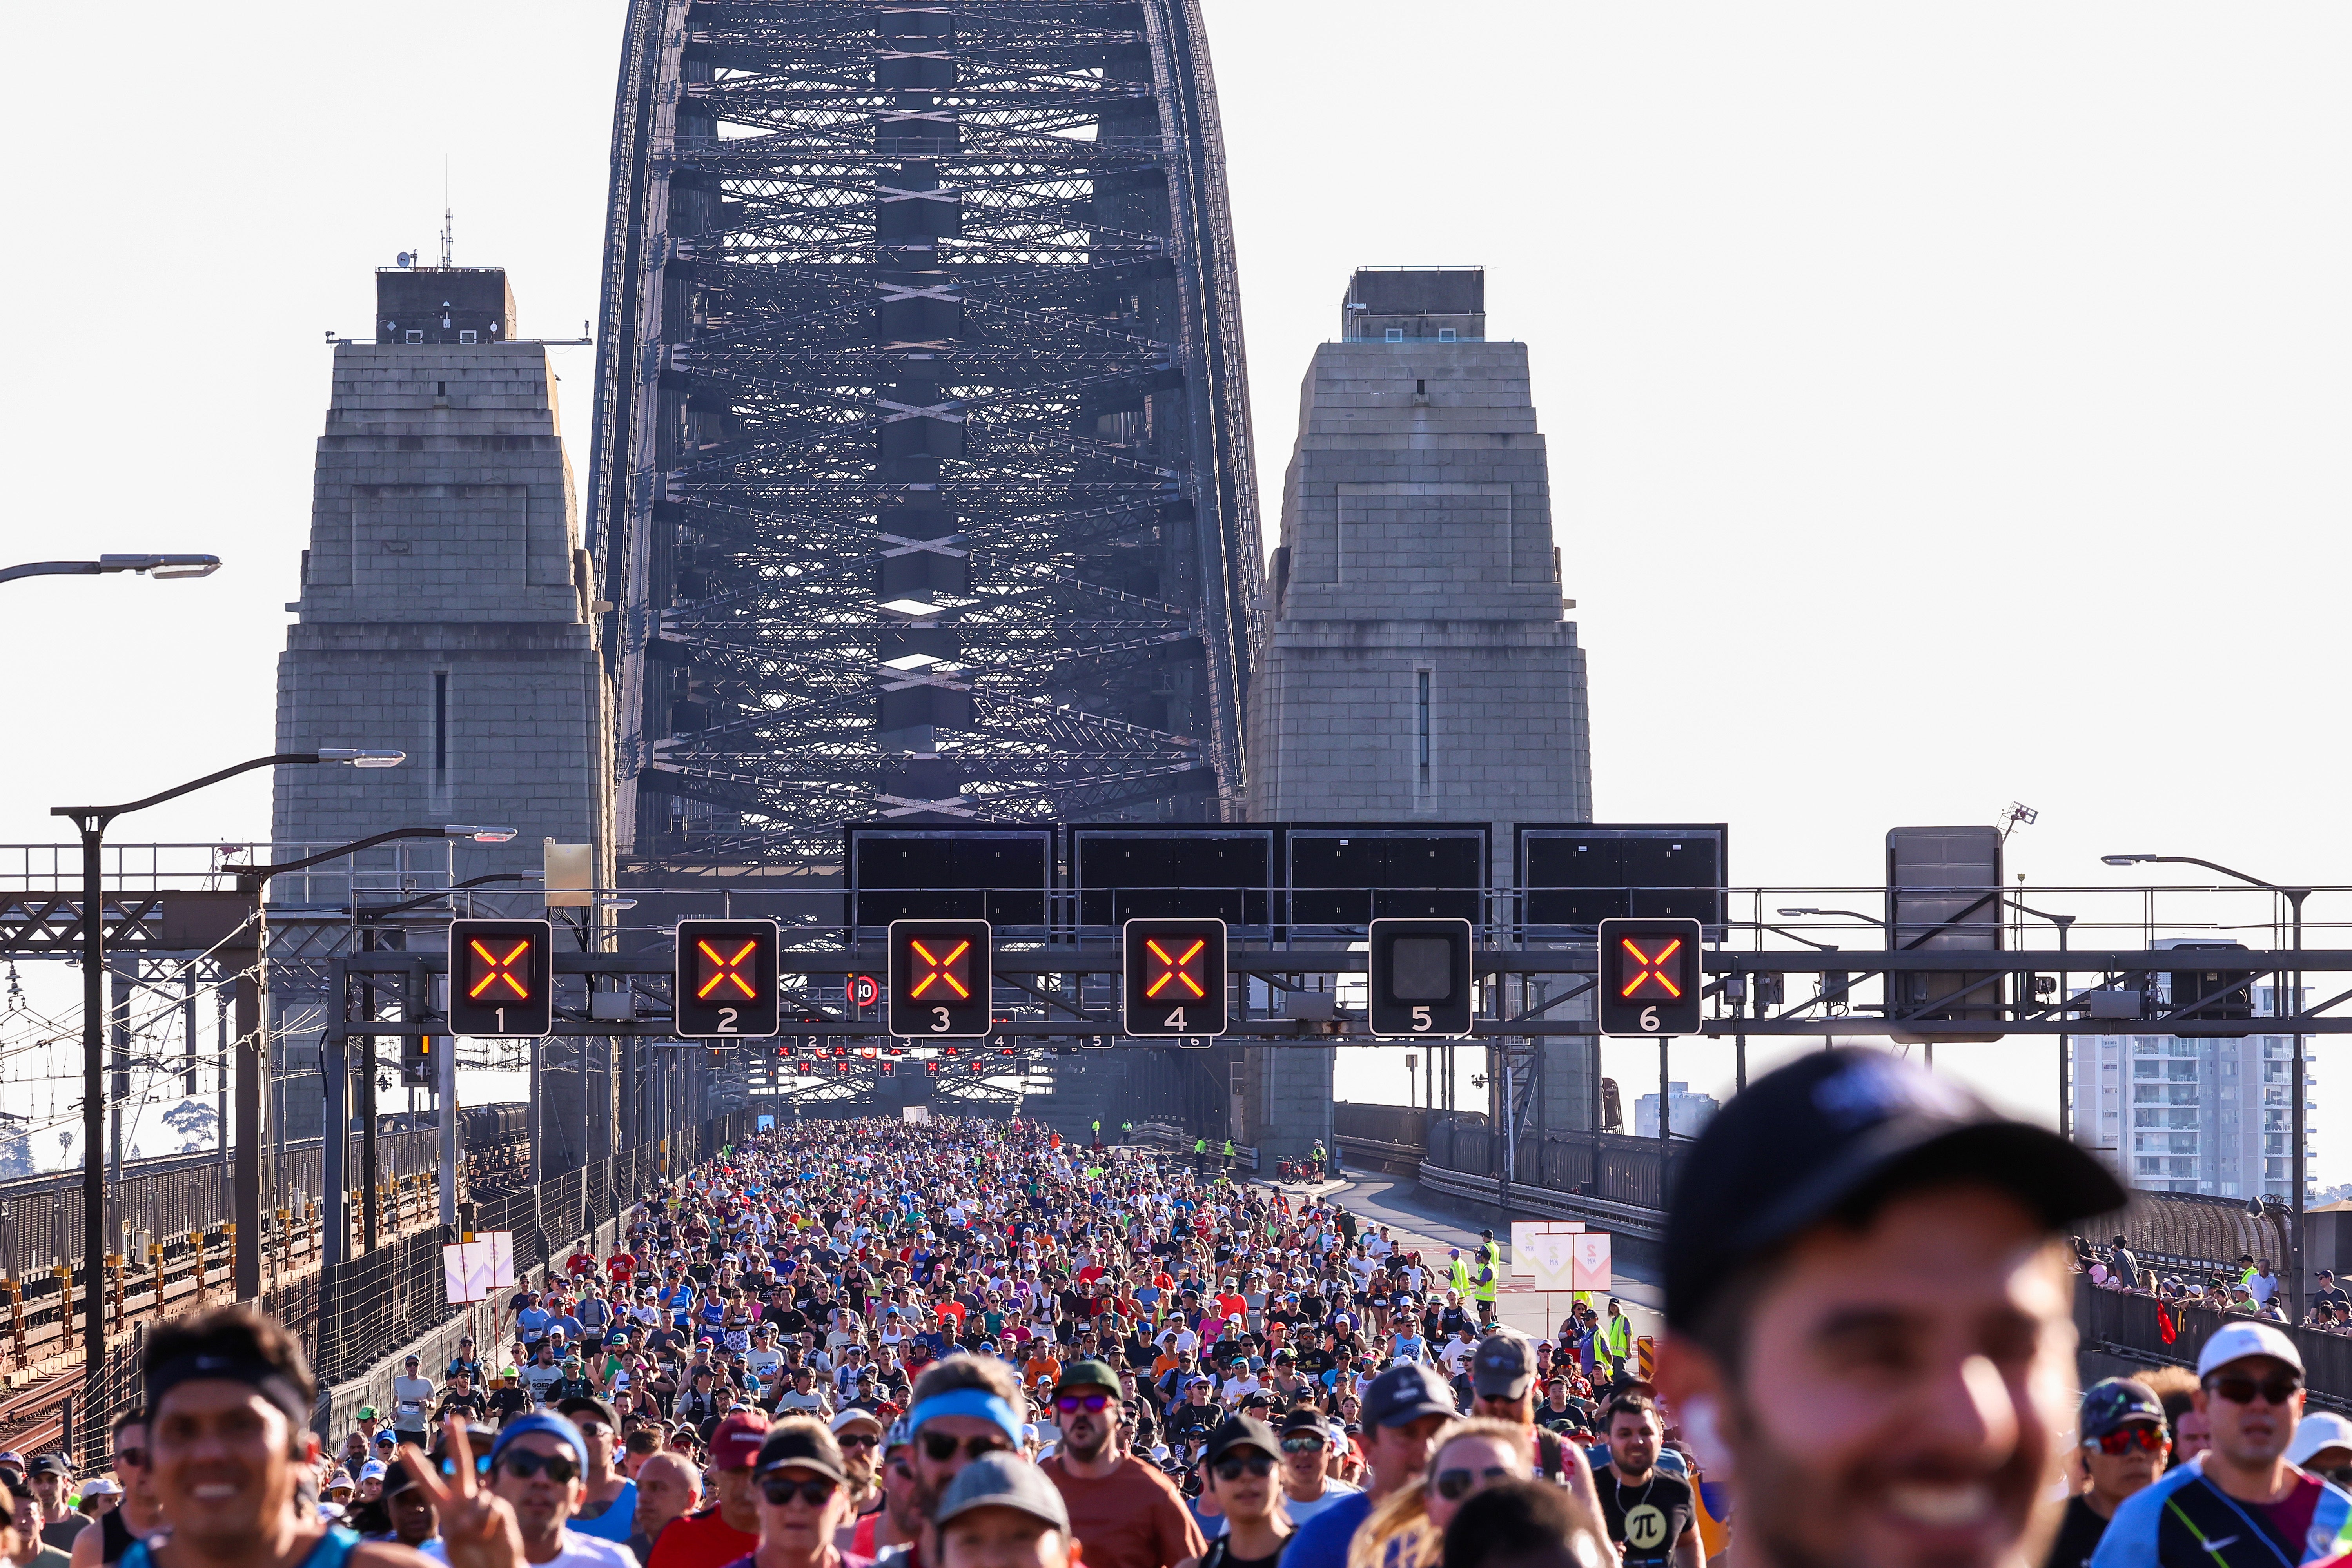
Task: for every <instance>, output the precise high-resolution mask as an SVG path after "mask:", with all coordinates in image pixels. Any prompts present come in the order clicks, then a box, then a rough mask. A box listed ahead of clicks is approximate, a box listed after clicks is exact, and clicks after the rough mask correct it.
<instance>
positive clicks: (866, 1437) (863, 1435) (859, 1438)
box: [834, 1432, 882, 1451]
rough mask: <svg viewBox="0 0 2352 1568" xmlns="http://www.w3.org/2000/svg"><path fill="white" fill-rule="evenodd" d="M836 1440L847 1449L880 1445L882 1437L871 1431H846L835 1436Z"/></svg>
mask: <svg viewBox="0 0 2352 1568" xmlns="http://www.w3.org/2000/svg"><path fill="white" fill-rule="evenodd" d="M834 1441H835V1443H836V1444H838V1445H839V1446H840V1447H842V1448H843V1449H844V1450H845V1451H846V1450H848V1449H851V1448H873V1447H879V1446H880V1445H881V1442H882V1439H881V1438H879V1437H877V1436H874V1434H873V1433H871V1432H846V1433H844V1434H842V1435H841V1436H837V1437H835V1439H834Z"/></svg>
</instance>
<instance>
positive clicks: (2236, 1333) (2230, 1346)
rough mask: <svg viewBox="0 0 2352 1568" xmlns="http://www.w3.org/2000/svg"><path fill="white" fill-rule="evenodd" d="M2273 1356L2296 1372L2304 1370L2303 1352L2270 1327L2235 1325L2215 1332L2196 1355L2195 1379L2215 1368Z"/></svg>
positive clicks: (2264, 1325) (2257, 1324) (2242, 1323)
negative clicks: (2234, 1362) (2253, 1358)
mask: <svg viewBox="0 0 2352 1568" xmlns="http://www.w3.org/2000/svg"><path fill="white" fill-rule="evenodd" d="M2255 1355H2266V1356H2274V1357H2276V1358H2277V1359H2278V1360H2280V1361H2283V1362H2284V1363H2286V1364H2287V1365H2289V1366H2291V1367H2293V1368H2294V1370H2295V1371H2297V1372H2301V1371H2302V1370H2303V1352H2301V1351H2298V1350H2296V1349H2295V1348H2294V1341H2293V1340H2291V1339H2289V1338H2287V1337H2286V1334H2285V1332H2284V1331H2282V1330H2280V1329H2278V1328H2277V1327H2275V1326H2273V1325H2272V1324H2270V1323H2247V1322H2237V1323H2231V1324H2228V1325H2226V1326H2225V1327H2223V1328H2221V1329H2218V1330H2216V1331H2214V1334H2213V1337H2212V1338H2211V1339H2210V1340H2207V1341H2206V1342H2205V1348H2204V1349H2202V1350H2200V1351H2199V1352H2197V1375H2198V1376H2200V1377H2203V1376H2204V1375H2205V1374H2206V1373H2209V1372H2211V1371H2212V1370H2213V1369H2214V1368H2215V1367H2218V1366H2227V1365H2229V1364H2230V1363H2231V1362H2233V1361H2243V1360H2245V1359H2246V1357H2248V1356H2255Z"/></svg>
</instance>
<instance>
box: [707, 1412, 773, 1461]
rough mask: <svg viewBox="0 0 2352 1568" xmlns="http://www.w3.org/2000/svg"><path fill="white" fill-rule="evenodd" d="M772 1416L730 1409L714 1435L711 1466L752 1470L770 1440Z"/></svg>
mask: <svg viewBox="0 0 2352 1568" xmlns="http://www.w3.org/2000/svg"><path fill="white" fill-rule="evenodd" d="M767 1436H768V1415H767V1412H765V1411H762V1410H730V1411H729V1412H728V1413H727V1415H725V1416H724V1417H723V1418H722V1419H721V1420H720V1421H719V1429H718V1430H717V1431H716V1432H713V1433H712V1434H711V1435H710V1468H712V1469H714V1470H748V1469H750V1468H751V1465H752V1462H753V1461H754V1460H756V1459H758V1458H759V1457H760V1445H761V1443H763V1442H765V1441H766V1440H767Z"/></svg>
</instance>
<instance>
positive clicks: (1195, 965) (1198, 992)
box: [1143, 936, 1209, 1001]
mask: <svg viewBox="0 0 2352 1568" xmlns="http://www.w3.org/2000/svg"><path fill="white" fill-rule="evenodd" d="M1208 947H1209V939H1208V938H1207V937H1204V936H1196V937H1194V938H1193V939H1192V942H1191V944H1190V945H1189V946H1187V947H1186V948H1185V949H1184V951H1183V952H1180V953H1177V954H1175V955H1174V956H1172V957H1171V955H1170V954H1169V952H1168V950H1167V949H1166V948H1164V947H1162V946H1160V941H1159V939H1158V938H1157V937H1147V938H1146V939H1145V940H1144V943H1143V950H1144V952H1148V953H1150V955H1151V964H1152V969H1151V981H1150V984H1147V985H1146V986H1144V988H1143V994H1144V995H1146V996H1148V997H1150V998H1151V999H1152V1000H1153V1001H1160V1000H1161V999H1163V998H1165V997H1170V996H1191V997H1193V998H1195V999H1197V998H1200V997H1202V996H1206V995H1207V994H1209V988H1208V987H1207V986H1205V985H1203V984H1201V982H1202V978H1203V976H1202V973H1201V968H1202V965H1201V954H1202V953H1203V952H1207V951H1208Z"/></svg>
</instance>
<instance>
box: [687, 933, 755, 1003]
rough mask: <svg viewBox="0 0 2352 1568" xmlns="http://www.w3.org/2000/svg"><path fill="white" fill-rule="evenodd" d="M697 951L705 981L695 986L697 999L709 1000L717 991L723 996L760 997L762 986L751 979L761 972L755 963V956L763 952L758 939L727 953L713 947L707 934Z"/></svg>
mask: <svg viewBox="0 0 2352 1568" xmlns="http://www.w3.org/2000/svg"><path fill="white" fill-rule="evenodd" d="M694 951H695V952H696V954H697V955H698V957H699V958H700V960H701V963H700V964H699V965H698V967H699V968H700V969H701V971H702V984H699V985H698V986H696V987H695V988H694V999H695V1000H696V1001H698V1002H706V1001H709V999H710V994H711V993H712V992H714V991H715V992H717V993H718V994H719V995H721V996H735V995H741V996H748V997H751V999H753V1000H755V1001H756V1000H758V998H759V995H760V993H759V989H758V988H757V987H756V986H754V985H753V984H751V979H750V978H749V976H751V975H755V974H757V973H759V971H758V969H757V968H756V967H752V966H751V961H752V957H753V955H754V954H756V953H757V952H759V951H760V944H759V943H758V942H751V941H747V942H744V943H743V945H742V946H741V947H739V948H737V949H736V950H735V951H734V952H732V953H727V952H720V951H719V949H718V948H715V947H713V946H711V945H710V942H709V938H707V937H706V938H703V939H701V940H699V941H698V942H695V944H694Z"/></svg>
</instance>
